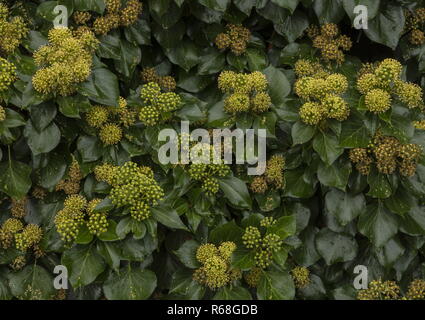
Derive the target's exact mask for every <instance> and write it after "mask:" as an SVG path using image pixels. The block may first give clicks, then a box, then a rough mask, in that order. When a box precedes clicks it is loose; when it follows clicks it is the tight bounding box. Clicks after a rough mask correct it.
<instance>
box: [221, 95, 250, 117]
mask: <svg viewBox="0 0 425 320" xmlns="http://www.w3.org/2000/svg"><path fill="white" fill-rule="evenodd" d="M249 106H250V99H249V96H248V95H247V94H245V93H233V94H232V95H230V96H229V97H227V98H226V100H225V101H224V111H226V112H227V113H230V114H236V113H240V112H246V111H248V110H249Z"/></svg>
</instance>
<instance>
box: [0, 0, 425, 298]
mask: <svg viewBox="0 0 425 320" xmlns="http://www.w3.org/2000/svg"><path fill="white" fill-rule="evenodd" d="M421 2H422V1H408V0H400V1H394V0H392V1H380V0H369V1H368V0H144V1H143V13H142V15H141V16H140V17H139V19H138V20H137V22H136V23H135V24H134V25H132V26H130V27H126V28H119V29H116V30H113V31H111V32H110V33H108V34H107V35H104V36H100V37H99V40H100V47H99V49H98V50H97V51H96V54H95V59H94V69H93V71H92V75H91V76H90V78H89V80H88V81H86V82H84V83H82V84H81V85H80V86H79V88H78V92H77V94H75V95H72V96H69V97H59V96H58V97H49V98H48V99H46V98H43V97H41V96H40V95H39V94H37V92H36V91H35V90H34V89H33V87H32V84H31V78H32V76H33V74H34V72H35V70H36V66H35V64H34V61H33V58H32V53H33V52H34V51H35V50H36V49H37V48H39V47H40V46H41V45H43V44H45V43H46V41H47V33H48V30H49V29H51V28H52V21H53V18H54V15H52V13H51V11H52V8H53V7H54V6H56V5H58V4H63V5H65V6H66V7H67V8H68V9H69V13H70V15H71V14H72V12H74V11H90V12H92V13H94V14H96V13H97V14H102V13H103V11H104V9H105V4H104V2H103V0H84V1H80V0H63V1H23V3H22V6H23V7H24V8H25V10H26V11H27V12H28V13H29V14H28V18H29V19H30V21H29V22H30V24H29V26H30V28H31V31H30V32H29V34H28V36H27V37H26V39H25V40H24V42H23V44H22V45H21V46H20V48H19V49H18V50H16V51H15V52H14V53H12V54H10V55H9V56H7V57H6V58H7V60H9V61H11V62H13V63H15V65H16V67H17V68H18V76H19V79H18V80H17V81H16V82H15V83H14V85H13V86H12V87H11V89H10V90H9V91H7V92H6V93H3V94H2V97H1V99H2V105H3V106H5V107H6V106H7V110H8V111H7V117H6V120H5V121H4V122H1V123H0V141H1V145H0V191H1V192H0V197H1V200H2V202H1V204H0V208H1V210H0V222H2V221H5V220H6V219H7V218H9V217H10V208H11V198H15V199H19V198H21V197H23V196H26V195H28V197H29V201H28V203H27V208H26V209H27V215H26V216H25V218H24V219H25V221H26V223H35V224H38V225H40V226H42V228H43V231H44V236H43V240H42V243H41V247H42V249H43V250H44V251H45V252H46V255H45V256H43V257H42V258H39V259H35V258H34V257H33V256H32V255H30V254H29V255H28V256H27V263H26V266H25V267H24V268H23V269H22V270H20V271H13V270H12V269H11V268H10V267H9V264H10V263H11V262H12V261H13V260H14V259H15V258H16V257H17V256H19V255H20V254H22V253H19V252H17V251H16V250H15V249H8V250H3V249H1V250H0V298H1V299H13V298H19V297H23V296H25V292H26V290H27V289H28V286H30V287H31V288H33V289H36V290H39V292H41V297H42V298H44V299H50V298H51V297H52V296H53V295H54V294H55V290H54V288H53V279H54V277H55V275H54V274H53V268H54V266H55V265H59V264H63V265H65V266H67V268H68V271H69V276H70V279H69V280H70V285H71V289H70V292H69V295H68V297H69V298H71V299H74V298H75V299H101V298H103V297H106V298H107V299H149V298H155V299H169V298H178V299H202V298H205V299H211V298H215V299H352V298H355V295H356V292H355V290H354V288H353V286H352V282H353V278H354V276H355V275H354V274H353V268H354V267H355V266H356V265H365V266H367V267H368V269H369V280H372V279H378V278H382V279H390V280H396V281H398V282H399V283H400V284H401V285H402V287H403V286H405V285H406V284H407V283H408V282H409V281H411V280H412V279H414V278H421V277H422V276H423V267H424V265H423V262H424V248H425V247H424V243H425V237H424V236H425V211H424V209H425V206H423V204H422V199H423V197H424V196H425V162H424V161H422V162H421V163H420V164H419V165H418V168H417V172H416V174H415V175H414V176H413V177H410V178H405V177H400V176H397V175H383V174H379V173H377V172H373V173H372V174H370V175H369V176H368V177H367V178H366V177H364V176H361V175H360V174H359V173H358V172H357V171H356V170H355V169H354V167H352V165H351V163H350V161H349V159H348V149H351V148H356V147H364V146H367V144H368V143H369V141H370V139H371V138H372V137H373V135H374V133H375V132H376V130H377V128H379V127H381V128H384V129H385V131H386V132H387V133H388V134H391V135H394V136H396V137H397V138H398V139H399V140H401V141H405V142H414V143H417V144H420V145H422V146H425V133H424V131H419V130H415V128H414V127H413V125H412V121H414V120H418V117H419V116H418V114H417V113H416V112H405V113H403V111H402V110H401V109H400V108H393V111H392V113H390V114H389V115H388V117H386V118H385V119H383V118H382V117H377V116H375V115H372V114H370V113H364V112H361V106H360V105H359V95H358V94H356V93H355V92H354V91H352V92H350V93H349V94H348V96H347V98H348V99H349V100H348V101H349V104H350V108H351V111H352V113H351V116H350V118H349V119H348V120H347V121H345V122H342V123H335V125H334V126H332V130H329V131H321V130H319V129H317V128H315V127H312V126H307V125H305V124H303V123H302V122H301V121H300V119H299V115H298V108H299V106H300V102H299V98H298V97H297V96H296V95H295V94H293V90H292V88H293V83H294V81H295V75H294V71H293V66H294V64H295V62H296V61H297V60H298V59H299V58H300V57H311V56H314V55H315V54H317V52H315V49H314V48H313V47H312V46H311V43H310V41H309V40H308V39H307V37H306V36H304V31H305V29H306V28H307V27H308V26H309V25H310V24H322V23H325V22H333V23H337V24H338V25H339V26H340V28H341V30H342V32H343V33H344V34H347V35H349V36H350V37H351V38H352V40H353V48H352V50H351V51H350V52H349V53H348V54H347V56H346V61H345V62H344V64H343V65H342V66H341V67H339V69H338V70H339V72H341V73H343V74H344V75H345V76H346V77H347V78H348V79H349V82H350V86H352V87H353V86H354V83H355V80H356V74H357V71H358V70H359V69H360V66H361V63H362V62H373V61H378V60H381V59H383V58H386V57H391V58H395V59H398V60H399V61H401V62H402V64H403V66H404V69H403V77H404V79H407V80H409V81H412V82H416V83H418V84H421V85H422V84H423V82H424V78H423V70H424V67H425V55H424V54H423V53H424V52H425V51H424V50H425V46H412V45H410V44H409V43H408V41H407V39H406V34H405V31H404V25H405V16H404V10H413V9H415V8H417V7H423V4H422V3H421ZM357 4H364V5H366V6H367V7H368V8H369V21H368V22H369V29H368V30H356V29H354V28H353V27H352V21H353V19H354V15H353V7H354V6H355V5H357ZM16 12H17V13H16V14H19V11H16ZM70 22H71V23H72V20H70ZM227 23H235V24H239V23H242V24H243V25H244V26H245V27H247V28H248V29H249V30H250V31H251V38H250V41H249V44H248V49H247V51H246V53H244V54H243V55H241V56H235V55H234V54H232V53H231V52H229V51H220V50H218V49H217V47H216V46H215V45H214V44H213V41H214V39H215V36H216V35H217V34H218V33H219V32H221V31H222V30H223V29H224V26H225V25H226V24H227ZM0 37H1V35H0ZM153 66H154V67H156V68H157V70H159V72H160V73H162V74H171V75H173V76H174V77H175V79H176V81H177V92H178V93H179V94H181V95H182V96H183V97H184V99H183V100H184V106H183V108H182V109H181V110H179V111H178V112H177V113H176V117H175V118H174V119H173V122H172V123H168V124H166V125H158V126H155V127H145V126H143V125H142V124H141V123H137V124H136V125H135V126H134V127H132V128H131V132H132V134H133V136H134V137H135V138H136V139H135V140H134V141H128V140H126V139H124V140H122V141H121V143H120V144H118V145H115V146H103V145H102V143H101V141H100V140H99V139H98V138H97V137H96V136H95V135H93V134H91V133H90V132H89V131H88V130H87V126H86V125H85V123H84V121H83V120H84V117H83V112H85V111H87V110H88V109H89V108H90V107H91V106H92V105H96V104H104V105H109V106H114V105H117V102H118V97H119V96H122V97H125V98H126V99H127V100H128V101H129V102H130V104H131V103H132V102H133V103H137V97H138V92H140V86H141V84H142V82H141V79H140V71H141V70H142V69H143V68H144V67H153ZM225 69H232V70H235V71H238V72H253V71H256V70H258V71H261V72H264V73H265V74H266V76H267V78H268V80H269V83H270V91H269V92H270V95H271V98H272V103H273V106H272V108H271V110H270V111H269V112H268V113H267V114H266V115H261V116H258V115H255V116H254V115H247V116H244V117H240V118H238V119H237V121H234V122H230V123H229V118H230V116H229V115H227V114H226V113H225V112H224V111H223V103H222V102H223V96H222V94H221V93H220V92H219V90H218V89H217V78H218V75H219V73H220V72H221V71H222V70H225ZM263 117H264V118H263ZM180 120H190V121H191V123H192V124H193V126H192V127H196V123H199V122H200V121H202V122H203V123H204V124H203V125H202V126H201V127H206V128H221V127H231V126H232V127H238V128H266V129H267V130H268V140H267V151H268V153H269V154H273V153H280V154H283V155H284V156H285V158H286V168H285V180H286V185H285V188H284V189H283V190H270V191H268V192H267V193H266V194H265V195H255V194H253V193H252V192H251V191H250V189H249V188H248V186H249V182H250V179H251V178H250V177H248V176H247V175H246V167H245V166H239V168H237V166H233V167H232V170H233V174H232V175H231V176H229V177H227V178H221V179H220V181H219V183H220V191H219V193H218V194H217V195H216V196H215V197H207V196H205V195H204V194H203V193H202V192H201V191H200V188H199V185H197V184H196V183H194V182H193V181H191V180H190V177H189V176H188V175H187V173H185V172H184V171H183V170H181V168H179V167H172V166H163V165H161V164H159V163H158V161H157V150H158V143H157V141H158V139H157V135H158V132H159V130H160V129H162V128H165V127H167V126H173V125H175V124H179V123H180ZM71 155H74V156H75V158H76V159H77V160H78V162H79V165H80V167H81V170H82V172H83V174H84V181H83V182H82V184H81V186H82V190H81V193H82V194H84V195H86V196H87V197H93V196H94V195H97V194H102V193H103V192H104V190H102V188H103V187H104V186H102V185H101V184H99V183H97V182H96V181H95V179H94V177H93V174H92V171H93V168H94V166H95V165H97V164H100V163H102V162H105V161H109V162H112V163H114V164H117V165H119V164H123V163H125V162H127V161H129V160H133V161H135V162H137V163H141V164H144V165H149V166H151V167H152V168H153V169H154V172H155V177H156V179H157V181H159V183H160V185H161V186H162V187H163V188H164V190H165V194H166V198H165V200H164V201H162V202H161V204H160V205H159V206H158V207H156V209H155V210H154V212H153V216H152V217H151V218H150V219H149V220H148V221H145V222H143V223H136V222H133V221H132V220H131V219H130V218H125V219H123V218H122V217H119V218H116V223H115V224H114V225H113V227H112V228H110V229H109V230H108V232H107V233H106V234H104V235H102V236H101V237H93V236H90V235H88V234H86V235H84V234H83V235H81V236H80V237H79V238H78V239H77V244H75V245H73V246H71V247H68V246H65V245H64V243H63V242H62V241H61V240H60V238H59V236H58V234H57V232H56V230H55V227H54V224H53V220H54V216H55V214H56V212H57V211H59V210H60V209H61V208H62V207H63V201H64V199H65V195H64V194H63V193H62V192H56V191H55V188H54V187H55V185H56V184H57V183H58V182H59V181H60V180H61V179H62V178H65V177H66V174H67V171H68V169H69V166H70V164H71V161H72V156H71ZM240 167H242V168H240ZM37 185H38V186H40V187H42V188H44V189H45V190H47V191H48V194H47V196H46V197H45V198H44V199H43V200H39V199H36V198H34V197H32V196H31V190H32V189H33V188H34V187H36V186H37ZM106 205H107V204H106ZM261 216H273V217H275V218H276V219H278V221H279V230H280V232H283V233H284V234H285V236H284V239H285V246H286V248H287V250H286V252H284V253H282V255H281V256H280V257H279V258H276V259H275V261H274V264H273V265H272V266H271V267H269V268H268V269H266V270H265V271H264V272H263V274H262V278H261V280H260V283H259V285H258V287H257V288H256V289H252V288H249V287H248V286H247V284H246V283H245V282H244V281H243V280H241V281H239V282H237V283H236V284H234V285H228V286H226V287H224V288H222V289H219V290H216V291H210V290H207V289H206V288H205V287H202V286H201V285H199V284H198V283H196V282H195V281H193V280H192V272H193V269H195V268H196V267H198V266H199V265H198V262H197V261H196V259H195V257H194V252H195V250H196V248H197V246H199V244H201V243H205V242H212V243H216V244H219V243H220V242H222V241H226V240H234V241H235V242H236V243H237V244H239V247H242V245H241V243H240V235H241V233H242V232H243V228H244V227H246V226H247V225H253V224H256V223H258V220H259V219H260V218H261ZM282 218H283V219H282ZM252 259H253V258H252V256H249V254H246V252H245V253H244V252H243V251H241V252H239V251H238V252H237V253H235V256H234V257H233V262H232V263H233V264H234V265H237V266H239V267H241V268H242V269H249V267H250V266H251V265H252V263H253V262H252ZM295 265H302V266H305V267H308V269H309V270H310V273H311V275H310V279H311V283H310V285H309V286H307V287H306V288H304V289H301V290H298V289H297V290H296V289H295V287H294V283H293V280H292V278H291V276H290V273H289V271H290V270H291V268H292V267H293V266H295ZM130 288H136V289H135V290H131V289H130Z"/></svg>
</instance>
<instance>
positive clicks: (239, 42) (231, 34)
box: [215, 24, 251, 56]
mask: <svg viewBox="0 0 425 320" xmlns="http://www.w3.org/2000/svg"><path fill="white" fill-rule="evenodd" d="M250 36H251V32H250V31H249V30H248V29H247V28H245V27H244V26H242V25H235V24H228V25H227V26H226V31H225V32H222V33H219V34H218V35H217V37H216V38H215V44H216V46H217V48H218V49H220V50H225V49H228V48H229V49H230V50H231V51H232V52H233V53H234V54H235V55H236V56H240V55H241V54H243V53H244V52H245V51H246V48H247V44H248V41H249V38H250Z"/></svg>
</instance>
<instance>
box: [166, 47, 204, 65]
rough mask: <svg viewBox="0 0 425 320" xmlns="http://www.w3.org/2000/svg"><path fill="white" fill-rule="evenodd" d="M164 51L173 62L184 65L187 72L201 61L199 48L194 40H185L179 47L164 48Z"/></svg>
mask: <svg viewBox="0 0 425 320" xmlns="http://www.w3.org/2000/svg"><path fill="white" fill-rule="evenodd" d="M164 51H165V55H166V56H167V57H168V59H170V61H171V62H172V63H174V64H176V65H178V66H180V67H182V68H183V69H184V70H185V71H186V72H189V70H190V69H191V68H193V67H194V66H196V65H197V64H198V63H199V57H200V52H199V48H198V47H197V46H196V45H195V44H194V43H193V42H189V41H183V42H182V43H180V45H179V46H177V47H174V48H164Z"/></svg>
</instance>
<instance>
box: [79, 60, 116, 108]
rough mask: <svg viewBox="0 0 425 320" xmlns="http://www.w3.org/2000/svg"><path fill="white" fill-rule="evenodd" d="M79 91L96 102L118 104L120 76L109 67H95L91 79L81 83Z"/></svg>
mask: <svg viewBox="0 0 425 320" xmlns="http://www.w3.org/2000/svg"><path fill="white" fill-rule="evenodd" d="M79 92H80V93H81V94H82V95H84V96H87V97H88V98H89V99H90V100H93V101H94V102H97V103H100V104H103V105H106V106H111V107H113V106H118V98H119V88H118V78H117V76H116V75H115V74H113V73H112V72H111V71H109V70H108V69H104V68H98V69H94V70H93V71H92V73H91V75H90V77H89V79H88V80H87V81H86V82H83V83H82V84H81V85H80V89H79Z"/></svg>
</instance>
